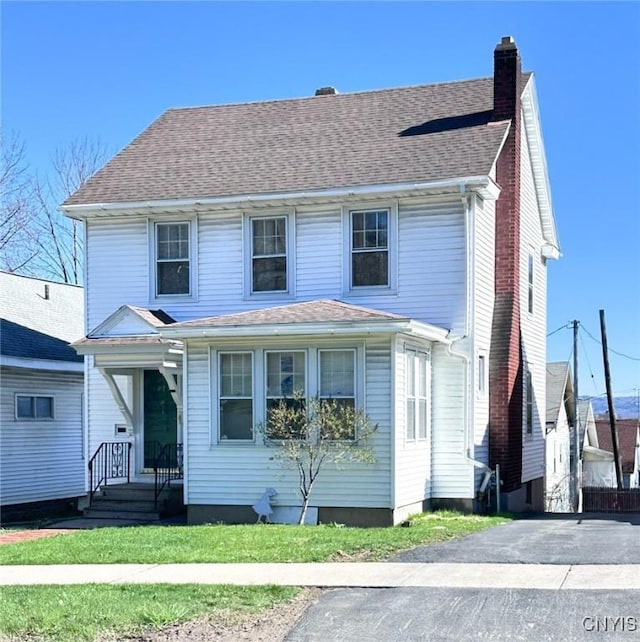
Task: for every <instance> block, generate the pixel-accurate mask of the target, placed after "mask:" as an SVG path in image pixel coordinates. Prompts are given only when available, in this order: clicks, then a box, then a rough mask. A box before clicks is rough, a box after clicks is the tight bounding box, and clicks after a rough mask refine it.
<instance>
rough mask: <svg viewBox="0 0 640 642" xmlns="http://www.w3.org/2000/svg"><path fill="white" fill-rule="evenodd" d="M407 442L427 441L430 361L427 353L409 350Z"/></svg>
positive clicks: (407, 355)
mask: <svg viewBox="0 0 640 642" xmlns="http://www.w3.org/2000/svg"><path fill="white" fill-rule="evenodd" d="M406 359H407V374H406V376H407V432H406V434H407V440H408V441H413V440H415V439H423V440H424V439H427V437H428V431H429V387H430V386H429V381H430V361H429V355H428V354H427V353H426V352H421V351H418V350H407V353H406Z"/></svg>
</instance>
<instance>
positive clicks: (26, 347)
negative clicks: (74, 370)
mask: <svg viewBox="0 0 640 642" xmlns="http://www.w3.org/2000/svg"><path fill="white" fill-rule="evenodd" d="M0 354H2V355H3V356H6V357H21V358H24V359H45V360H47V361H70V362H74V363H77V362H80V363H81V362H82V359H83V358H82V357H81V356H78V355H77V354H76V351H75V350H74V349H73V348H72V347H71V346H70V345H69V344H68V343H67V342H66V341H63V340H62V339H57V338H56V337H52V336H50V335H48V334H43V333H42V332H38V331H37V330H32V329H31V328H25V327H24V326H23V325H20V324H18V323H13V322H12V321H7V320H6V319H0Z"/></svg>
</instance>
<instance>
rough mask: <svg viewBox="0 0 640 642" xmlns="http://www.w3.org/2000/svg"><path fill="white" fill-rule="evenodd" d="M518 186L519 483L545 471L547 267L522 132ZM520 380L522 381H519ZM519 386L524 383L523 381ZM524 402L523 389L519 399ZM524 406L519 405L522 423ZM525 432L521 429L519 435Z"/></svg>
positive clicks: (526, 146)
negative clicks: (527, 376)
mask: <svg viewBox="0 0 640 642" xmlns="http://www.w3.org/2000/svg"><path fill="white" fill-rule="evenodd" d="M520 162H521V172H522V177H521V183H520V190H521V191H520V208H521V214H520V310H521V311H522V314H521V315H520V319H521V332H522V354H523V360H524V361H525V363H530V364H532V366H531V385H532V391H533V398H532V411H533V413H532V435H531V438H527V439H524V440H523V449H522V482H526V481H529V480H532V479H538V478H541V477H543V476H544V470H545V435H544V427H545V412H546V410H545V405H546V378H547V377H546V363H547V359H546V327H547V326H546V318H547V307H546V299H547V267H546V263H545V260H544V259H543V258H542V256H541V254H540V248H541V246H542V245H543V243H544V239H543V237H542V226H541V221H540V212H539V208H538V201H537V198H536V192H535V186H534V183H533V174H532V170H531V161H530V156H529V146H528V143H527V138H526V135H525V132H524V128H523V133H522V137H521V160H520ZM529 256H532V260H533V264H532V266H533V273H532V276H533V282H532V299H531V301H532V306H533V312H532V313H531V314H529V313H528V309H529V294H530V289H529ZM523 380H524V377H523ZM523 386H525V382H524V381H523ZM525 398H526V387H525V388H524V390H523V399H525ZM525 420H526V406H525V404H523V423H525ZM525 430H526V429H525V428H524V427H523V432H524V431H525Z"/></svg>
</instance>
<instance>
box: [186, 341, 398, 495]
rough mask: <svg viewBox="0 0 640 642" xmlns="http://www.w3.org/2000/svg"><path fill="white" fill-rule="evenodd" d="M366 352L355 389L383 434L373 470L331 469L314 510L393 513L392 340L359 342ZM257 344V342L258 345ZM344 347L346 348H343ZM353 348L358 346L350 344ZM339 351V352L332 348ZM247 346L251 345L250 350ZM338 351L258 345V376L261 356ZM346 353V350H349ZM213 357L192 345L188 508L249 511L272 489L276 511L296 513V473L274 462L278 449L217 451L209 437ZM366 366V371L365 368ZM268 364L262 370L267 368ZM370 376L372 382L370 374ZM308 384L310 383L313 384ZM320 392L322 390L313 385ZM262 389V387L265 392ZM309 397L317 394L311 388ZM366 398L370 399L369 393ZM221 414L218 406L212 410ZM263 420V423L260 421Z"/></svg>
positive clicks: (320, 345)
mask: <svg viewBox="0 0 640 642" xmlns="http://www.w3.org/2000/svg"><path fill="white" fill-rule="evenodd" d="M358 342H359V343H360V344H361V345H362V346H363V348H362V349H361V350H358V353H357V354H358V357H357V362H358V368H357V370H358V372H359V373H361V377H362V378H364V377H365V376H366V381H364V380H359V381H358V382H357V384H356V387H357V390H358V391H359V393H358V395H357V397H358V398H359V399H360V397H359V395H362V397H361V399H362V401H363V402H364V403H362V401H359V402H358V407H364V409H365V411H366V412H367V414H368V415H369V417H370V418H371V420H372V421H373V422H375V423H377V424H378V431H377V433H376V435H375V436H374V437H373V439H372V445H373V448H374V453H375V456H376V463H375V464H373V465H368V464H363V463H354V464H348V465H344V466H342V467H341V468H340V470H338V469H337V468H336V467H335V466H328V467H327V468H326V470H325V471H323V473H322V474H321V477H320V478H319V479H318V482H317V488H314V491H313V494H312V501H311V504H312V505H313V506H345V507H347V506H362V507H390V502H391V500H390V477H389V472H390V451H389V434H390V411H389V409H390V380H389V373H390V362H389V356H390V355H389V343H388V339H385V340H383V339H376V338H369V339H366V345H365V343H364V339H362V338H360V339H358ZM219 343H228V342H217V344H216V345H217V347H220V349H221V350H222V351H232V348H231V346H229V348H228V349H227V347H224V346H220V345H218V344H219ZM252 343H253V342H252ZM343 343H344V341H343ZM350 343H351V344H352V345H353V341H350ZM332 344H333V345H332ZM245 347H246V345H245ZM334 348H335V349H340V348H337V347H335V340H334V341H323V342H317V341H316V342H314V343H313V345H310V344H305V343H304V342H298V344H297V345H291V342H290V341H287V342H286V347H285V345H284V344H283V341H282V340H280V341H273V342H271V343H269V344H266V345H265V344H264V343H260V344H258V343H256V344H255V346H254V347H253V348H252V349H253V351H254V354H255V355H256V361H255V364H256V365H255V371H256V372H257V371H260V368H261V365H260V359H259V358H258V357H259V355H261V354H262V355H264V354H265V351H266V352H267V353H268V352H287V351H289V352H295V351H297V350H304V351H307V353H309V352H314V351H315V352H316V354H317V351H318V350H330V349H334ZM344 349H345V350H346V349H347V347H346V346H345V348H344ZM209 351H210V345H209V344H208V343H207V342H205V341H191V342H189V346H188V355H189V357H188V364H186V366H187V368H188V373H187V379H188V382H189V385H188V388H187V390H186V400H185V404H186V406H187V407H188V409H189V410H188V422H186V424H185V430H186V431H187V437H186V442H187V444H188V448H187V458H188V460H187V465H188V466H189V471H190V475H189V484H188V490H187V498H186V500H187V502H188V503H190V504H231V505H233V504H240V505H246V506H251V505H252V504H254V503H255V502H256V501H257V500H258V499H259V498H260V497H261V496H262V494H263V493H264V489H265V488H269V487H274V488H276V490H277V491H278V504H279V505H281V506H298V505H300V498H299V495H298V493H297V487H298V482H297V473H296V472H295V471H294V470H290V469H288V468H284V467H283V466H282V464H281V463H280V462H277V461H274V460H273V459H272V455H273V450H272V448H271V447H268V446H265V445H264V444H263V442H262V440H261V439H257V440H256V443H255V445H252V446H251V447H250V448H248V447H247V446H246V445H243V444H241V443H239V444H234V443H231V442H228V443H225V444H220V445H218V444H216V443H215V440H212V438H211V423H212V418H211V410H212V403H211V397H212V395H211V390H210V389H209V385H210V384H209V369H210V364H209ZM365 364H366V369H365ZM264 366H265V364H264V363H263V364H262V367H264ZM311 370H312V369H311V368H309V372H311ZM365 373H366V375H365ZM307 383H308V385H309V382H307ZM314 385H317V384H314ZM260 389H261V384H260V382H257V381H256V398H258V396H259V395H260V392H259V391H260ZM262 390H264V387H262ZM309 390H311V388H309ZM365 391H366V392H365ZM213 412H215V407H214V408H213ZM258 420H259V418H258ZM231 479H241V480H242V483H241V484H240V483H237V484H236V483H234V484H230V482H229V480H231Z"/></svg>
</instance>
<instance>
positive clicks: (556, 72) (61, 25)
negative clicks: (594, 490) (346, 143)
mask: <svg viewBox="0 0 640 642" xmlns="http://www.w3.org/2000/svg"><path fill="white" fill-rule="evenodd" d="M1 20H2V23H1V28H2V33H1V35H2V52H1V53H2V69H1V71H2V105H1V106H2V120H3V128H4V130H5V131H12V130H13V131H15V132H16V133H18V134H19V135H20V136H21V138H22V139H23V140H24V142H25V144H26V147H27V153H28V158H29V161H30V163H31V164H32V166H33V167H34V168H36V169H38V170H40V171H46V170H47V168H48V166H49V159H50V155H51V153H52V152H53V150H54V149H55V147H56V146H64V145H65V144H68V143H69V142H70V141H71V140H73V139H77V138H82V137H85V136H88V137H90V138H94V139H100V140H101V141H102V142H103V143H104V144H105V145H107V146H108V148H109V149H110V150H111V151H113V152H114V153H115V152H116V151H117V150H119V149H120V148H121V147H122V146H124V145H125V144H127V143H128V142H129V141H130V140H131V139H132V138H133V137H134V136H135V135H137V134H138V133H139V132H140V131H141V130H142V129H144V128H145V127H146V126H147V125H148V124H150V123H151V122H152V121H153V120H154V119H155V118H156V117H157V116H158V115H160V114H161V113H162V112H163V111H164V110H165V109H167V108H168V107H177V106H187V105H203V104H216V103H228V102H243V101H255V100H267V99H277V98H289V97H299V96H310V95H312V94H313V92H314V90H315V89H316V87H320V86H324V85H334V86H335V87H337V88H338V89H339V90H340V91H342V92H350V91H358V90H364V89H378V88H383V87H398V86H403V85H414V84H422V83H431V82H439V81H445V80H457V79H464V78H473V77H479V76H489V75H491V74H492V65H493V49H494V47H495V45H496V44H497V43H498V42H499V40H500V37H501V36H503V35H507V34H509V35H512V36H513V37H514V38H515V40H516V43H517V44H518V47H519V49H520V52H521V55H522V59H523V67H524V68H525V69H527V70H533V71H534V72H535V74H536V83H537V89H538V97H539V102H540V111H541V118H542V127H543V135H544V140H545V145H546V152H547V160H548V164H549V174H550V180H551V188H552V194H553V201H554V209H555V215H556V219H557V225H558V230H559V234H560V240H561V244H562V251H563V258H562V259H561V260H560V261H558V262H552V263H551V264H550V267H549V314H548V330H549V332H550V333H551V332H553V331H554V330H556V329H558V328H561V327H562V326H564V325H565V324H566V323H567V322H568V321H571V320H573V319H578V320H579V321H580V322H581V324H582V326H583V327H584V329H585V330H586V332H582V333H581V341H580V349H579V358H580V362H581V365H580V368H579V371H580V381H581V384H580V387H581V393H583V394H588V395H598V394H601V393H603V392H604V383H603V381H604V377H603V367H602V352H601V348H600V346H599V344H598V343H596V341H594V340H593V339H591V338H590V337H589V335H588V334H587V332H589V333H591V334H592V335H593V336H594V337H595V338H596V339H599V337H600V328H599V316H598V310H599V309H600V308H603V309H605V311H606V318H607V330H608V340H609V346H610V348H612V349H613V350H615V351H617V352H620V353H623V354H626V355H629V356H631V357H635V360H632V359H628V358H625V357H622V356H619V355H616V354H613V353H612V354H611V355H610V359H611V371H612V379H613V386H614V390H615V391H616V392H617V393H625V394H630V395H635V394H636V391H635V388H640V198H639V197H638V193H637V191H638V189H637V188H638V186H639V183H640V53H639V52H640V48H639V46H638V43H639V42H640V4H637V3H633V2H628V3H614V2H606V3H598V2H585V3H583V2H565V3H555V2H540V3H539V2H535V3H528V2H514V3H506V2H499V3H488V2H473V3H465V2H450V3H438V2H408V3H401V2H394V3H387V2H375V3H370V2H353V3H343V2H325V3H315V2H294V3H285V2H280V3H275V2H259V3H250V2H235V3H222V2H193V3H187V2H181V3H174V2H122V3H120V2H106V3H101V2H78V3H66V2H44V3H36V2H7V1H5V2H3V3H2V16H1ZM571 338H572V337H571V330H570V329H568V328H567V329H562V330H559V331H558V332H556V333H555V334H553V335H552V336H551V337H549V349H548V359H549V360H550V361H555V360H566V359H569V358H570V356H571V353H572V346H571ZM592 375H593V376H592Z"/></svg>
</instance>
